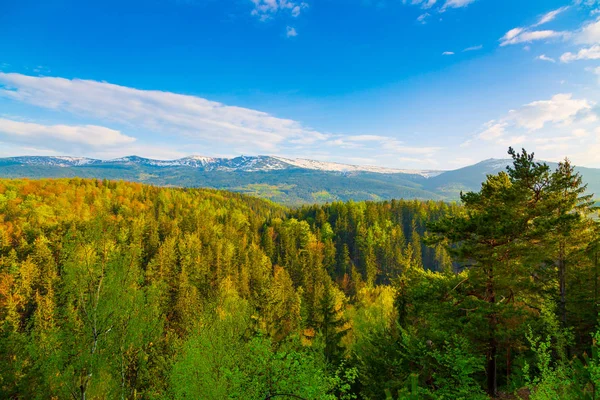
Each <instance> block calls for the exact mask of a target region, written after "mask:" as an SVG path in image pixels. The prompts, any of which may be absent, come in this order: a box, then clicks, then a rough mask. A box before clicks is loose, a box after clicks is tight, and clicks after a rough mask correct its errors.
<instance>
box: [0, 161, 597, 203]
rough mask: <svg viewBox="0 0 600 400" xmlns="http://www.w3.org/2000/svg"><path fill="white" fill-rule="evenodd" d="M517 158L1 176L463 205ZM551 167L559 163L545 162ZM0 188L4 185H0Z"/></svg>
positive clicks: (0, 170) (64, 169)
mask: <svg viewBox="0 0 600 400" xmlns="http://www.w3.org/2000/svg"><path fill="white" fill-rule="evenodd" d="M511 163H512V160H508V159H504V160H498V159H489V160H485V161H482V162H480V163H478V164H475V165H471V166H467V167H464V168H460V169H457V170H454V171H445V172H441V171H419V170H408V169H392V168H382V167H370V166H357V165H347V164H339V163H328V162H322V161H315V160H305V159H290V158H284V157H271V156H256V157H246V156H241V157H234V158H217V157H203V156H189V157H184V158H181V159H179V160H152V159H148V158H143V157H137V156H129V157H122V158H118V159H114V160H96V159H92V158H84V157H39V156H36V157H12V158H0V178H32V179H35V178H74V177H79V178H94V179H111V180H127V181H135V182H143V183H149V184H153V185H161V186H179V187H210V188H217V189H224V190H230V191H237V192H242V193H247V194H251V195H253V196H259V197H264V198H268V199H270V200H273V201H276V202H280V203H283V204H288V205H301V204H311V203H315V202H327V201H337V200H341V201H346V200H357V201H358V200H388V199H400V198H402V199H431V200H451V201H453V200H458V199H459V198H460V193H461V192H467V191H477V190H479V189H480V188H481V183H482V182H483V181H485V179H486V176H487V175H488V174H497V173H498V172H500V171H502V170H504V169H505V168H506V166H507V165H510V164H511ZM548 165H549V166H550V167H551V168H552V169H554V168H556V164H555V163H548ZM576 171H577V172H579V173H581V175H582V176H583V179H584V182H586V183H588V185H589V186H588V192H589V193H595V194H596V196H597V195H598V194H600V169H594V168H580V167H578V168H576ZM1 186H2V185H0V187H1Z"/></svg>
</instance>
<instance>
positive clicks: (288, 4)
mask: <svg viewBox="0 0 600 400" xmlns="http://www.w3.org/2000/svg"><path fill="white" fill-rule="evenodd" d="M250 1H252V3H253V4H254V9H253V10H252V15H254V16H256V17H258V18H259V19H260V20H261V21H266V20H269V19H271V18H273V17H274V16H275V15H277V14H278V13H280V12H289V13H290V15H291V16H293V17H298V16H300V14H301V13H302V11H303V10H305V9H307V8H308V7H309V6H308V3H305V2H298V1H292V0H250Z"/></svg>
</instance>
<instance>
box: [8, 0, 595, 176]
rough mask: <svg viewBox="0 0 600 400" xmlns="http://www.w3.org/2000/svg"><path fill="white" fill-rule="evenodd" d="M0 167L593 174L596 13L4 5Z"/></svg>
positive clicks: (427, 4) (556, 8)
mask: <svg viewBox="0 0 600 400" xmlns="http://www.w3.org/2000/svg"><path fill="white" fill-rule="evenodd" d="M0 10H1V11H0V156H14V155H26V154H27V155H33V154H35V155H37V154H41V155H72V156H89V157H98V158H105V159H106V158H115V157H120V156H124V155H131V154H137V155H140V156H146V157H152V158H161V159H171V158H178V157H183V156H187V155H191V154H199V155H206V156H236V155H241V154H244V155H256V154H271V155H280V156H286V157H293V158H311V159H318V160H323V161H335V162H344V163H350V164H368V165H380V166H386V167H398V168H423V169H453V168H458V167H461V166H464V165H468V164H471V163H474V162H477V161H480V160H482V159H485V158H490V157H495V158H501V157H505V155H506V149H507V148H508V146H509V145H512V146H514V147H526V148H527V149H529V150H534V151H536V153H537V155H538V157H539V158H542V159H546V160H557V159H561V158H563V157H565V156H568V157H569V158H571V159H572V160H573V161H574V162H575V163H576V164H579V165H584V166H591V167H600V122H599V120H598V117H599V116H598V114H599V113H600V108H599V105H600V91H599V89H600V19H599V18H600V0H577V1H572V0H561V1H558V0H528V1H523V0H437V1H434V0H345V1H342V0H304V1H302V0H231V1H225V0H145V1H137V0H136V1H128V0H120V1H112V0H106V1H97V0H92V1H85V2H82V1H69V0H62V1H58V0H57V1H53V0H48V1H45V2H39V1H29V0H21V1H18V2H17V1H10V0H0Z"/></svg>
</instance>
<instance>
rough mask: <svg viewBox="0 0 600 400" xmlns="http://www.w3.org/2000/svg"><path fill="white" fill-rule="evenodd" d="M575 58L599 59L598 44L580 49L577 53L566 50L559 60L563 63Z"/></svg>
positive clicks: (599, 49) (599, 47)
mask: <svg viewBox="0 0 600 400" xmlns="http://www.w3.org/2000/svg"><path fill="white" fill-rule="evenodd" d="M577 60H600V45H595V46H592V47H589V48H584V49H581V50H579V51H578V52H577V53H571V52H567V53H564V54H563V55H562V56H560V61H562V62H564V63H569V62H572V61H577Z"/></svg>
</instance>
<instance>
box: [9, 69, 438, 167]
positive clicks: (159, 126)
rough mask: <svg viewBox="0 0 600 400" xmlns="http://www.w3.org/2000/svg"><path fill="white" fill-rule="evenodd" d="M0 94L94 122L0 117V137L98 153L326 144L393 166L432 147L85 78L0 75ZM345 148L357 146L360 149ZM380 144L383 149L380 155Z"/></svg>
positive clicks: (256, 150) (426, 154) (310, 148)
mask: <svg viewBox="0 0 600 400" xmlns="http://www.w3.org/2000/svg"><path fill="white" fill-rule="evenodd" d="M0 97H3V98H5V99H9V100H12V101H16V102H21V103H25V104H28V105H32V106H37V107H42V108H45V109H49V110H53V111H56V112H57V114H56V115H58V116H60V117H61V118H64V113H69V114H72V115H74V116H76V117H77V118H78V119H83V118H85V119H90V120H91V121H94V123H90V124H86V125H67V124H56V125H44V124H41V123H33V122H30V121H27V122H22V121H17V120H13V119H8V118H4V119H0V140H3V139H4V141H9V143H11V144H13V145H20V146H25V145H27V146H30V147H32V146H35V147H37V148H42V149H45V150H52V151H54V152H59V153H60V152H62V153H70V154H73V153H75V154H76V155H77V154H78V155H81V154H87V155H90V154H91V155H92V156H99V157H101V158H112V157H118V156H123V155H128V154H139V155H144V156H156V157H158V158H174V157H175V156H182V155H184V154H182V153H183V152H185V153H187V154H191V153H196V152H198V149H200V151H201V152H204V150H202V149H210V152H211V154H210V155H215V153H217V154H219V153H223V152H224V151H226V152H228V153H229V154H232V153H237V154H239V153H242V154H265V153H267V154H282V153H285V152H289V151H292V152H295V153H298V152H307V153H316V152H318V151H321V150H326V149H332V153H337V154H338V155H340V151H341V152H342V153H346V156H347V157H356V156H357V155H360V156H365V157H374V156H375V157H379V156H380V155H381V156H382V157H379V158H378V160H379V161H380V162H381V163H385V164H387V165H388V166H390V165H394V163H397V162H398V157H403V156H419V157H420V158H421V160H420V163H421V164H422V165H426V164H428V165H430V166H431V165H432V164H431V160H434V159H435V157H434V155H435V154H436V152H437V151H438V150H439V149H440V148H439V147H435V146H432V145H426V146H418V145H414V144H412V143H411V144H407V143H404V142H402V141H400V140H398V139H396V138H393V137H388V136H381V135H369V134H365V135H345V134H340V133H324V132H319V131H317V130H314V129H311V128H308V127H306V126H304V125H302V124H301V123H300V122H298V121H294V120H290V119H284V118H277V117H275V116H273V115H270V114H268V113H265V112H261V111H256V110H252V109H248V108H242V107H235V106H228V105H225V104H222V103H218V102H214V101H210V100H207V99H203V98H201V97H197V96H190V95H182V94H176V93H171V92H163V91H156V90H139V89H135V88H130V87H125V86H119V85H115V84H110V83H106V82H97V81H91V80H80V79H64V78H57V77H33V76H27V75H22V74H15V73H12V74H7V73H0ZM115 125H116V126H115ZM117 127H118V128H117ZM123 132H134V133H133V134H131V133H127V134H126V133H123ZM136 132H137V134H136ZM160 144H164V146H162V147H161V146H160ZM21 148H23V147H21ZM351 149H360V150H359V151H360V153H357V152H356V151H352V150H351ZM382 149H385V152H389V154H387V153H386V154H385V157H383V155H382ZM45 150H44V151H45ZM333 150H335V151H333ZM396 165H397V164H396Z"/></svg>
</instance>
